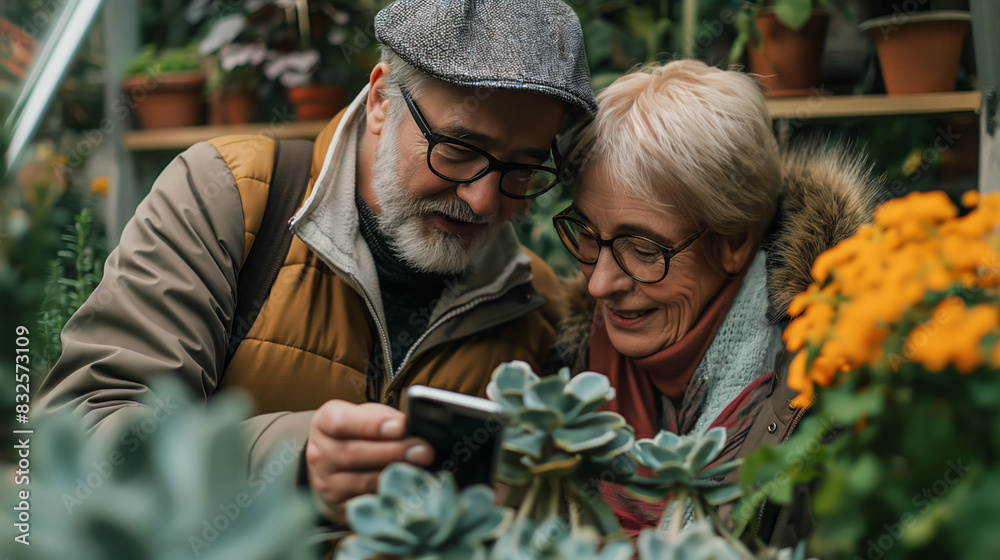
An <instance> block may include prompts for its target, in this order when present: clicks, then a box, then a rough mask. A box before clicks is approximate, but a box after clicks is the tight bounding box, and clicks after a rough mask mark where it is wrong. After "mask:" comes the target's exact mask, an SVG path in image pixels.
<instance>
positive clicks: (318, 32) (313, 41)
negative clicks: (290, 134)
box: [264, 0, 378, 120]
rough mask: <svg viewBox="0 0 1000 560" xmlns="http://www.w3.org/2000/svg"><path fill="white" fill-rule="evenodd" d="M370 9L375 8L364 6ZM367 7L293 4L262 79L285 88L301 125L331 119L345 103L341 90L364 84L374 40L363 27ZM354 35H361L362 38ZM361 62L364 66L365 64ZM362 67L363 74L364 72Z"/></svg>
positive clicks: (325, 1) (320, 0) (321, 1)
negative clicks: (301, 122)
mask: <svg viewBox="0 0 1000 560" xmlns="http://www.w3.org/2000/svg"><path fill="white" fill-rule="evenodd" d="M367 4H371V6H368V7H371V8H376V7H377V5H378V3H377V2H375V3H372V2H368V3H367ZM364 8H365V6H361V5H356V4H348V3H345V2H340V1H335V0H314V1H313V2H308V3H306V2H302V3H297V4H296V6H295V9H294V10H291V9H289V10H286V13H288V14H291V17H288V18H287V24H286V25H285V26H284V28H283V32H284V36H283V37H280V38H279V39H280V40H278V41H277V43H276V48H275V49H274V50H275V51H276V54H275V55H274V56H272V57H270V59H269V60H268V62H267V63H266V64H265V66H264V74H265V75H266V76H267V77H268V78H269V79H272V80H276V81H278V82H279V83H280V84H281V85H283V86H284V87H286V88H287V89H288V99H289V101H291V102H292V104H293V105H294V106H295V115H296V117H297V118H299V119H302V120H322V119H329V118H331V117H333V116H334V115H336V114H337V112H338V111H340V109H341V108H343V106H344V105H345V104H346V102H347V93H346V92H347V88H345V85H347V84H352V85H353V84H354V83H355V82H358V83H360V82H362V81H363V79H364V78H365V77H366V76H367V72H368V71H369V70H370V69H371V68H370V66H371V65H370V64H367V62H371V60H370V59H369V58H370V57H366V56H365V54H366V53H369V54H370V52H373V51H372V49H371V47H373V46H374V41H373V39H372V38H371V37H370V36H368V35H367V34H366V33H365V32H363V31H360V30H361V28H363V27H364V24H363V23H362V22H363V21H364V20H365V19H366V18H369V19H370V16H371V12H368V11H365V10H364ZM358 35H362V37H361V39H360V45H359V38H358ZM363 61H364V63H363ZM362 68H363V73H362Z"/></svg>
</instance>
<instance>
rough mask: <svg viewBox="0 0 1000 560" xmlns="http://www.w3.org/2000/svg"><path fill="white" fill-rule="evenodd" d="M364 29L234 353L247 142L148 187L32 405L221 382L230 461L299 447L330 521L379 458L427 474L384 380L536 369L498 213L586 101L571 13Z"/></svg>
mask: <svg viewBox="0 0 1000 560" xmlns="http://www.w3.org/2000/svg"><path fill="white" fill-rule="evenodd" d="M375 30H376V35H377V37H378V39H379V40H380V41H381V42H382V46H383V57H382V60H381V62H380V63H379V64H378V65H377V66H375V68H374V69H373V70H372V72H371V76H370V83H369V85H368V86H367V87H366V88H365V89H364V91H362V92H361V93H360V94H359V95H358V96H357V98H356V99H355V100H354V102H353V103H352V104H351V105H350V106H349V107H347V108H346V109H345V110H344V112H342V113H341V114H340V115H339V116H338V117H336V118H334V119H333V120H332V121H331V122H330V124H329V125H328V126H327V127H326V129H325V130H324V131H323V132H322V133H321V134H320V135H319V137H318V138H317V139H316V142H315V146H314V148H313V151H312V157H311V160H312V163H311V170H310V173H309V180H308V190H307V191H306V193H307V194H306V196H305V201H304V202H302V203H301V205H300V206H299V207H298V211H297V212H296V213H295V215H294V217H293V219H292V220H291V229H292V231H293V232H294V234H295V235H294V238H293V239H292V240H291V245H290V248H289V249H288V252H287V256H286V257H285V258H284V261H283V265H281V268H280V271H279V272H278V274H277V276H276V279H275V280H274V281H273V283H272V284H271V286H270V288H269V292H267V298H266V300H265V301H264V304H263V307H262V308H261V309H260V312H259V315H258V316H257V318H256V320H255V321H254V322H253V323H252V326H250V327H249V330H247V331H246V332H245V336H243V337H242V342H241V343H239V345H238V346H237V347H236V350H235V353H232V354H231V356H230V355H227V350H229V349H230V346H232V344H231V342H232V340H234V339H237V338H239V337H238V336H237V335H236V334H235V331H236V327H237V325H236V323H237V321H236V319H235V318H234V314H235V313H236V312H235V310H236V309H237V302H238V299H239V297H240V291H241V290H240V289H242V287H243V286H244V280H246V278H242V277H241V272H244V269H243V268H242V267H243V264H244V263H245V262H246V261H247V258H248V254H249V253H250V250H251V248H252V247H253V244H254V243H255V242H257V243H260V242H263V240H264V239H265V238H266V237H267V236H269V235H271V234H270V233H269V232H267V231H264V229H262V226H261V223H262V218H261V216H262V214H264V213H265V208H268V210H269V209H270V205H271V203H270V202H269V199H268V196H267V193H268V188H269V185H271V184H272V160H273V158H274V153H275V144H274V142H273V141H271V140H269V139H267V138H264V137H258V136H236V137H224V138H219V139H215V140H212V141H210V142H207V143H201V144H197V145H195V146H194V147H192V148H191V149H189V150H187V151H186V152H184V153H183V154H181V155H180V156H179V157H178V158H177V159H176V160H174V161H173V162H172V163H171V164H170V165H169V166H168V167H167V169H166V170H165V171H164V172H163V173H162V175H161V176H160V177H159V179H158V180H157V181H156V183H155V185H154V186H153V189H152V191H151V193H150V194H149V196H147V198H146V199H145V200H144V201H143V203H142V204H141V205H140V207H139V209H138V210H137V212H136V215H135V217H134V218H133V219H132V220H131V222H130V223H129V224H128V226H127V227H126V229H125V232H124V235H123V237H122V241H121V245H120V246H119V247H118V248H117V249H116V250H115V252H114V253H113V254H112V255H111V257H110V258H109V260H108V264H107V267H106V272H105V276H104V279H103V281H102V282H101V284H100V286H99V287H98V288H97V290H96V292H95V293H94V295H93V296H92V297H91V298H90V300H89V301H88V302H87V303H86V304H85V305H84V306H83V307H82V308H81V309H80V311H79V312H78V313H77V314H76V315H75V316H74V317H73V318H72V320H71V321H70V323H69V324H68V325H67V327H66V329H65V331H64V334H63V341H64V353H63V356H62V357H61V359H60V361H59V362H58V364H57V365H56V367H55V368H54V370H53V371H52V373H51V375H50V376H49V378H48V379H46V380H45V382H44V384H43V388H42V391H43V394H44V396H43V400H44V405H45V406H46V408H48V409H50V410H51V409H56V408H70V409H74V410H76V411H78V412H79V413H81V414H83V415H84V418H85V421H87V422H88V423H91V424H94V425H97V426H98V430H101V429H103V427H105V426H107V425H108V422H105V420H110V419H113V418H117V417H119V416H121V414H116V413H123V411H124V409H126V408H128V407H131V406H134V405H135V404H136V401H137V399H138V397H140V396H141V395H142V394H143V393H145V392H148V391H149V388H148V386H149V383H150V381H151V379H152V378H154V377H155V376H159V375H165V374H166V375H170V376H175V377H178V378H180V379H182V380H183V381H184V383H185V384H186V385H188V386H189V387H190V388H191V389H192V390H193V391H195V392H196V393H197V394H199V395H202V396H204V397H205V398H207V397H208V396H209V395H211V394H212V393H214V392H215V391H217V390H219V389H221V388H225V387H242V388H244V389H245V390H247V391H248V392H249V393H250V395H251V396H252V397H253V399H254V401H255V403H256V405H257V410H258V412H260V413H261V415H259V416H256V417H254V418H252V419H251V420H250V421H249V422H248V423H249V428H250V429H251V431H252V433H253V436H252V437H253V439H252V442H253V443H252V448H251V450H250V460H249V464H250V467H251V469H254V468H258V467H259V466H260V465H261V462H262V461H263V459H264V458H265V457H266V456H267V455H268V452H269V451H271V450H274V449H277V448H279V447H286V446H287V445H289V443H291V444H292V445H295V446H296V447H297V448H298V449H303V450H304V452H302V453H300V454H299V457H300V458H301V457H304V458H305V461H304V465H300V470H299V472H300V473H302V479H303V480H308V482H309V484H310V485H311V486H312V488H313V489H314V491H315V492H314V494H315V496H316V497H317V501H318V502H319V503H320V505H321V510H322V511H323V513H324V514H325V515H326V516H327V517H329V518H330V520H332V521H335V522H340V521H343V516H344V507H343V506H344V502H345V501H346V500H347V499H349V498H351V497H353V496H356V495H359V494H362V493H367V492H370V491H373V490H374V489H375V485H376V479H377V477H378V474H379V473H380V472H381V470H382V469H383V467H385V466H386V465H387V464H389V463H391V462H395V461H409V462H411V463H413V464H418V465H426V464H428V463H430V462H431V460H432V452H431V450H430V449H429V448H428V447H427V445H426V444H425V443H424V442H422V441H420V440H416V439H412V438H407V437H406V436H405V434H404V418H403V415H402V413H400V412H399V411H398V410H396V409H395V407H396V405H397V404H398V402H399V400H398V399H399V396H400V391H401V390H402V389H403V388H405V387H406V386H408V385H412V384H425V385H431V386H436V387H440V388H444V389H449V390H454V391H461V392H464V393H470V394H483V393H484V392H485V388H486V384H487V383H488V381H489V375H490V373H491V371H492V370H493V369H494V368H495V367H496V366H497V365H498V364H500V363H501V362H503V361H507V360H512V359H521V360H526V361H528V362H530V363H534V364H535V365H536V366H537V365H539V364H540V362H541V361H542V360H543V359H544V357H545V355H546V353H547V352H548V350H549V347H550V345H551V343H552V341H553V339H554V334H555V332H554V330H555V329H554V324H555V322H556V320H557V314H558V311H559V309H558V307H559V306H558V305H557V304H556V302H554V301H549V300H550V299H551V298H548V300H547V298H546V297H545V294H546V293H547V292H548V293H551V294H553V295H555V294H557V290H558V283H557V282H556V280H555V278H554V276H553V274H552V272H551V270H550V269H548V267H546V266H545V265H544V263H541V262H540V261H538V259H537V258H535V257H532V256H529V255H528V254H526V253H525V252H524V251H523V250H522V249H521V247H520V245H519V244H518V243H517V241H516V238H515V236H514V232H513V229H512V226H511V225H510V224H509V223H508V220H509V219H510V218H511V216H512V215H513V214H514V213H515V212H516V211H517V210H518V208H520V207H521V205H522V204H523V203H524V200H525V199H527V198H531V197H533V196H536V195H538V194H542V193H544V192H545V191H546V190H547V189H548V188H550V187H551V186H553V183H554V181H555V179H556V176H557V169H556V168H555V165H554V164H553V163H552V161H554V160H557V159H558V156H557V155H555V154H553V151H554V150H555V143H554V138H555V136H556V134H557V132H558V131H559V130H560V129H561V127H562V126H563V124H564V123H568V122H569V121H571V120H573V119H574V118H576V117H579V116H586V115H587V114H590V113H593V111H594V109H595V107H596V104H595V101H594V97H593V92H592V90H591V87H590V81H589V74H588V70H587V62H586V56H585V54H584V51H583V42H582V33H581V30H580V24H579V21H578V20H577V18H576V16H575V15H574V13H573V12H572V10H570V8H569V7H567V6H566V5H565V4H564V3H562V2H561V1H559V0H531V1H525V0H496V1H491V2H481V1H478V0H447V1H446V0H439V1H432V0H399V1H398V2H395V3H393V4H392V5H390V6H389V7H387V8H385V9H383V10H382V11H381V12H379V14H378V15H377V17H376V21H375ZM306 161H308V158H307V159H306ZM265 220H266V217H265ZM279 264H280V263H279ZM238 279H239V281H238ZM238 288H240V289H238ZM300 462H301V459H300Z"/></svg>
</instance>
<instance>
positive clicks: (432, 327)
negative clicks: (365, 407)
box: [385, 286, 516, 393]
mask: <svg viewBox="0 0 1000 560" xmlns="http://www.w3.org/2000/svg"><path fill="white" fill-rule="evenodd" d="M515 287H516V286H512V287H511V288H508V289H507V290H505V291H503V292H500V293H498V294H493V295H491V296H482V297H479V298H476V299H474V300H472V301H470V302H469V303H466V304H465V305H463V306H461V307H457V308H455V309H452V310H451V311H449V312H447V313H445V314H444V315H442V316H441V317H440V318H439V319H438V320H437V321H434V323H432V324H431V325H430V326H428V327H427V330H425V331H424V333H423V334H421V335H420V337H419V338H417V340H416V342H414V343H413V346H411V347H410V350H409V351H408V352H407V353H406V356H403V361H402V362H400V364H399V368H398V369H397V370H396V372H395V373H394V374H393V375H392V378H391V379H390V380H389V386H388V387H387V388H386V390H385V392H386V393H388V392H389V391H391V390H393V389H394V388H396V386H397V385H399V383H400V381H399V380H400V379H403V375H401V374H402V373H403V368H405V367H406V366H407V364H409V362H410V359H411V358H413V357H414V356H415V355H416V353H417V349H418V348H419V347H420V344H421V343H422V342H423V341H424V340H426V339H427V337H428V336H430V334H431V333H432V332H434V330H435V329H437V328H438V327H440V326H441V325H442V324H444V323H445V322H447V321H449V320H451V319H453V318H455V317H457V316H459V315H461V314H462V313H465V312H466V311H469V310H470V309H472V308H473V307H476V306H478V305H481V304H483V303H486V302H489V301H494V300H498V299H500V298H502V297H503V296H504V295H506V294H507V292H509V291H510V290H511V289H513V288H515Z"/></svg>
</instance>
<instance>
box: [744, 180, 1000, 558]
mask: <svg viewBox="0 0 1000 560" xmlns="http://www.w3.org/2000/svg"><path fill="white" fill-rule="evenodd" d="M977 199H979V200H977ZM963 205H964V206H965V208H964V209H963V210H962V212H967V214H965V215H964V216H961V217H959V210H958V208H956V206H955V205H954V204H953V203H952V202H951V200H950V199H949V197H948V196H947V195H945V194H944V193H942V192H930V193H914V194H911V195H909V196H907V197H905V198H902V199H896V200H892V201H889V202H887V203H885V204H884V205H882V206H881V207H880V208H879V209H878V210H877V211H876V214H875V222H874V223H873V224H871V225H869V226H865V227H863V228H862V229H860V230H859V231H858V232H857V234H855V235H854V236H853V237H851V238H848V239H846V240H845V241H843V242H841V243H840V244H839V245H837V246H836V247H834V248H833V249H831V250H830V251H828V252H826V253H824V254H822V255H820V257H819V258H818V259H817V260H816V262H815V264H814V265H813V269H812V273H813V278H814V280H815V281H814V283H813V284H812V285H811V286H810V287H809V288H808V289H807V291H806V292H804V293H803V294H802V295H800V296H799V297H798V298H796V299H795V301H794V302H793V304H792V306H791V308H790V312H792V313H796V314H798V317H797V318H796V319H795V320H793V321H792V322H791V323H790V324H789V326H788V327H787V329H786V330H785V334H784V337H785V341H786V343H787V344H788V347H789V348H795V349H799V353H798V355H797V356H796V358H795V359H794V361H793V362H792V363H791V366H790V370H789V381H788V383H789V386H791V387H793V388H795V389H797V390H799V391H800V395H799V396H798V397H797V398H796V400H794V401H793V404H796V405H804V404H808V403H810V402H812V403H813V404H812V407H811V418H807V419H806V420H804V421H803V422H802V425H801V426H800V427H799V429H798V430H797V431H796V434H795V435H793V436H792V438H791V439H790V440H789V441H788V442H786V443H785V444H783V446H781V447H779V448H776V449H775V448H762V449H760V450H758V451H757V452H756V453H755V454H754V455H751V456H749V457H747V459H746V470H745V471H744V480H743V482H744V483H746V486H747V488H754V487H762V488H763V490H764V491H763V494H761V495H758V498H763V497H764V495H766V496H767V499H769V500H773V501H777V502H781V501H785V500H787V499H789V497H790V496H791V486H792V485H793V484H795V483H799V482H805V481H810V480H812V479H814V478H815V476H816V474H817V473H819V472H822V473H823V474H822V478H821V480H820V481H819V488H818V491H817V492H816V494H815V501H814V503H813V506H814V511H815V514H816V516H817V522H818V526H817V532H816V534H815V535H814V537H813V539H812V542H811V545H812V548H813V550H814V551H815V552H817V553H820V554H821V555H822V556H823V557H830V558H848V557H852V558H853V557H854V555H856V554H865V555H866V557H867V558H885V559H892V558H945V557H947V558H985V557H991V556H993V555H994V554H995V551H996V546H997V537H996V531H995V527H997V526H998V524H1000V506H998V504H997V501H996V495H997V494H996V493H997V492H998V491H1000V437H998V435H1000V410H998V408H997V405H996V403H997V399H998V398H1000V375H998V372H1000V253H998V248H1000V237H998V236H997V233H996V227H997V225H998V224H1000V195H997V194H991V195H984V196H983V197H981V199H980V197H979V196H978V195H977V194H976V193H975V192H974V191H973V192H971V193H967V194H966V196H965V197H963ZM972 208H974V209H972ZM970 209H971V211H970ZM758 502H759V500H758ZM748 511H750V512H752V513H751V515H752V516H756V511H757V508H755V507H751V508H748Z"/></svg>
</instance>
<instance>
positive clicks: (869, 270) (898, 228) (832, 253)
mask: <svg viewBox="0 0 1000 560" xmlns="http://www.w3.org/2000/svg"><path fill="white" fill-rule="evenodd" d="M963 204H964V205H965V206H966V207H970V208H973V210H972V211H971V212H970V213H969V214H968V215H966V216H964V217H962V218H957V217H956V216H957V209H956V208H955V206H954V205H953V204H952V203H951V201H950V199H949V198H948V197H947V196H946V195H945V194H944V193H941V192H931V193H914V194H911V195H909V196H907V197H904V198H900V199H896V200H892V201H889V202H887V203H885V204H883V205H882V206H880V207H879V208H878V209H877V210H876V212H875V221H874V223H873V224H869V225H867V226H864V227H862V228H860V229H859V230H858V231H857V232H856V233H855V234H854V235H853V236H851V237H849V238H848V239H845V240H843V241H842V242H840V243H839V244H838V245H837V246H836V247H834V248H832V249H830V250H829V251H826V252H825V253H823V254H822V255H820V256H819V257H818V258H817V259H816V261H815V262H814V263H813V266H812V270H811V274H812V277H813V279H814V282H813V284H811V285H810V286H809V287H808V288H807V289H806V290H805V291H804V292H803V293H801V294H799V295H798V296H797V297H796V298H794V300H793V301H792V303H791V305H790V306H789V313H790V314H791V315H792V316H794V317H796V318H795V319H794V320H793V321H792V322H791V323H790V324H789V325H788V327H787V328H786V329H785V333H784V340H785V343H786V346H787V347H788V349H789V350H790V351H797V352H798V354H797V355H796V357H795V358H794V359H793V361H792V363H791V364H790V369H789V379H788V385H789V387H791V388H793V389H795V390H796V391H798V392H799V396H798V397H796V399H795V400H794V401H793V403H794V404H796V405H798V406H806V405H808V404H809V403H810V402H811V400H812V398H813V394H814V391H815V384H819V385H821V386H829V385H833V384H837V383H839V382H840V379H841V378H842V376H843V375H845V374H847V375H850V372H851V371H852V370H863V369H866V368H878V370H879V371H890V370H892V371H898V364H897V366H893V365H892V362H893V361H894V360H895V361H896V362H898V361H899V360H900V359H904V358H905V359H907V360H912V361H913V362H915V363H916V364H918V365H920V366H922V367H923V368H924V369H925V370H927V371H930V372H937V371H942V370H944V369H946V368H948V367H953V368H954V369H955V370H956V371H958V372H961V373H970V372H973V371H976V370H977V369H978V368H980V367H982V365H983V363H984V362H985V361H989V362H990V363H991V364H992V365H993V366H994V367H1000V342H997V343H996V344H995V345H994V346H993V347H991V348H990V351H989V352H984V350H983V341H984V340H991V341H992V340H994V339H996V338H997V337H1000V293H997V289H998V288H1000V236H998V235H996V234H995V233H994V231H995V228H996V227H997V225H998V224H1000V193H991V194H986V195H980V194H979V193H977V192H975V191H970V192H968V193H966V194H965V195H964V196H963ZM959 287H964V288H965V289H968V290H973V291H972V292H968V291H962V289H959ZM942 292H943V293H952V294H957V295H953V296H949V297H947V298H945V299H943V300H941V301H940V302H939V303H938V304H937V305H935V306H934V307H933V308H932V307H931V306H930V304H929V303H927V301H926V300H927V298H928V294H930V293H938V294H940V293H942ZM970 293H971V294H973V295H969V294H970ZM959 296H961V297H959ZM972 298H975V300H974V301H973V302H970V303H967V301H966V300H967V299H969V300H971V299H972ZM984 301H985V302H986V303H982V302H984ZM914 322H916V327H913V328H911V329H910V330H909V332H900V329H902V328H909V327H904V325H912V324H914ZM890 335H894V336H890ZM817 350H818V352H817ZM987 354H988V355H987ZM806 355H814V356H815V359H813V360H812V361H811V362H810V363H809V368H808V370H807V369H806V358H805V356H806ZM887 364H888V365H889V367H888V368H886V365H887Z"/></svg>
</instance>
